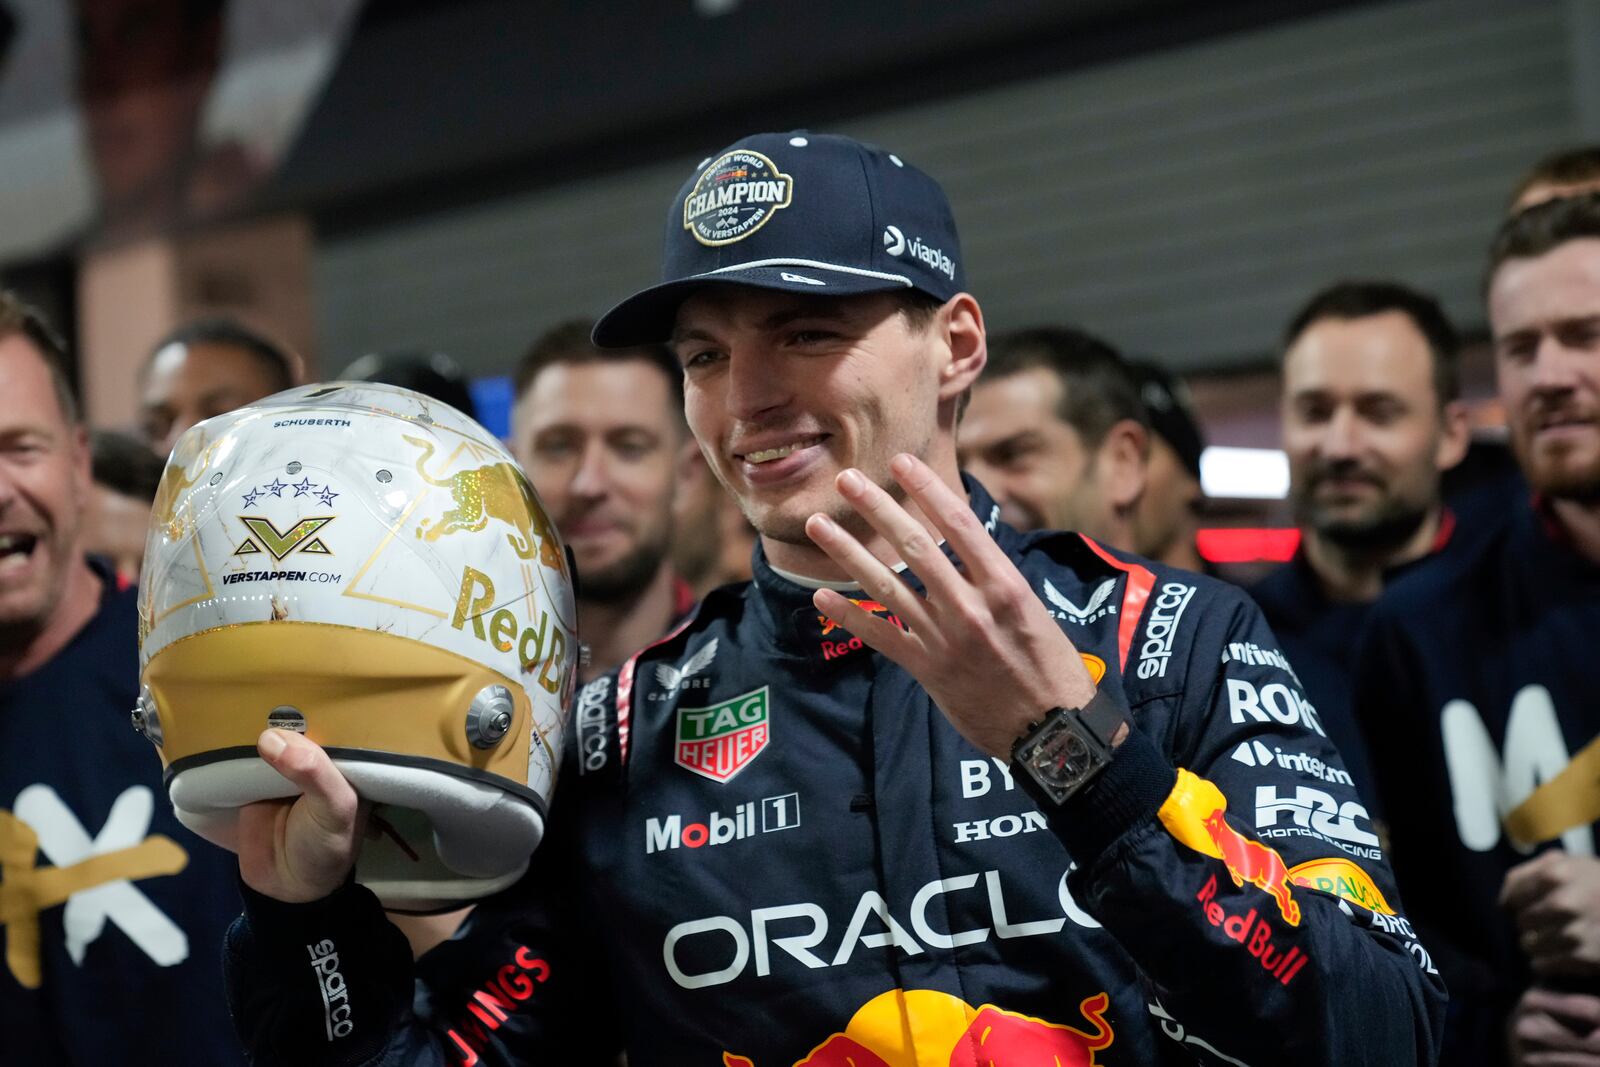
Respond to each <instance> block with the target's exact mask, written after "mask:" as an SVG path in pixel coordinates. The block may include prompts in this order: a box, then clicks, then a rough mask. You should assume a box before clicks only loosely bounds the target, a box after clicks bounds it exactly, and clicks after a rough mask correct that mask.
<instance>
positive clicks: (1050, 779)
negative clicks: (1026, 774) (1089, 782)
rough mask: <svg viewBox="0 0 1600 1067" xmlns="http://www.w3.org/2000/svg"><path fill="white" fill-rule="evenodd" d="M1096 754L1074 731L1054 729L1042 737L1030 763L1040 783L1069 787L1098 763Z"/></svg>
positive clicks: (1062, 787)
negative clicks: (1035, 770) (1034, 768)
mask: <svg viewBox="0 0 1600 1067" xmlns="http://www.w3.org/2000/svg"><path fill="white" fill-rule="evenodd" d="M1096 757H1097V753H1096V752H1095V751H1094V750H1093V749H1091V748H1090V747H1089V746H1088V745H1087V744H1085V743H1084V739H1083V738H1082V737H1079V736H1078V734H1077V733H1076V732H1075V731H1071V730H1057V731H1054V732H1053V734H1052V735H1051V736H1050V737H1047V738H1044V739H1043V741H1042V743H1041V744H1040V746H1039V751H1038V753H1037V755H1036V756H1035V758H1034V763H1033V765H1034V766H1035V767H1036V768H1038V771H1039V777H1040V779H1041V780H1042V782H1043V784H1045V785H1049V786H1053V787H1054V788H1056V789H1069V788H1071V787H1072V786H1075V785H1077V784H1078V783H1079V782H1081V781H1083V779H1084V778H1086V777H1087V776H1088V775H1089V773H1090V772H1091V771H1093V770H1094V769H1095V768H1096V767H1097V766H1098V765H1099V760H1098V759H1097V758H1096Z"/></svg>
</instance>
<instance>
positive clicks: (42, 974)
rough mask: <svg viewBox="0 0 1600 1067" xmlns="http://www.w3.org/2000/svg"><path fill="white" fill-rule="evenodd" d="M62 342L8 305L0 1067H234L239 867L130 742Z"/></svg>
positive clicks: (129, 652) (118, 594)
mask: <svg viewBox="0 0 1600 1067" xmlns="http://www.w3.org/2000/svg"><path fill="white" fill-rule="evenodd" d="M64 361H65V353H64V352H63V350H62V347H61V344H60V342H59V341H58V340H57V339H56V337H55V335H54V333H53V332H52V331H51V330H50V329H49V327H48V326H46V325H45V323H44V322H43V321H42V320H41V319H40V318H39V317H38V315H37V313H36V312H34V311H33V310H32V309H31V308H28V307H27V306H26V305H23V304H21V303H19V302H18V301H16V300H15V299H13V298H12V297H11V296H10V295H9V294H5V293H0V861H3V863H4V870H3V872H0V900H3V901H4V904H3V907H0V927H3V930H4V938H5V946H6V952H5V960H4V964H3V965H0V1034H3V1035H4V1037H3V1039H0V1059H3V1060H4V1061H5V1062H6V1063H8V1064H9V1063H19V1064H21V1063H39V1064H44V1063H50V1064H111V1063H205V1064H240V1063H243V1061H244V1057H243V1055H242V1054H241V1053H240V1052H239V1049H238V1042H237V1040H236V1039H235V1038H234V1036H233V1030H232V1025H231V1023H230V1022H229V1019H228V1014H227V1011H226V1008H225V1007H224V1003H223V993H222V987H221V983H220V982H219V981H218V974H217V960H218V957H219V954H220V952H221V951H222V939H221V937H220V936H219V931H220V929H221V926H222V925H223V924H225V923H226V922H227V921H228V920H229V917H230V916H232V915H233V914H235V913H236V912H237V911H238V908H239V902H238V895H237V892H236V890H235V888H234V884H235V883H234V875H233V863H232V858H231V857H230V856H229V855H228V854H227V853H226V852H223V851H222V850H221V849H217V848H213V847H212V846H210V845H207V844H204V843H197V842H196V839H195V838H194V837H193V835H191V834H190V833H189V832H188V831H187V830H185V829H183V828H182V827H180V826H179V824H178V822H177V820H176V818H175V817H174V815H173V812H172V806H171V805H170V804H168V803H167V801H166V797H165V795H164V789H163V787H162V784H161V762H160V760H158V759H157V758H156V757H155V756H154V754H153V753H152V752H151V751H150V747H149V744H148V742H146V741H145V740H144V739H143V738H142V737H140V736H139V735H138V734H136V733H135V732H134V731H133V730H131V729H129V728H128V712H129V710H130V709H131V708H132V707H133V706H134V701H135V699H136V697H137V696H138V677H139V672H138V657H137V641H138V619H137V612H136V607H135V593H134V591H133V590H132V589H129V588H123V587H121V586H120V585H119V583H118V582H117V580H116V576H115V574H114V573H113V572H112V570H111V568H110V565H109V564H108V563H107V562H106V561H105V560H103V559H91V558H86V557H85V555H84V553H83V543H84V530H85V522H86V517H85V510H86V508H87V506H88V499H89V493H90V474H89V446H88V437H87V434H86V433H85V431H84V428H83V426H82V424H81V423H80V422H79V419H78V409H77V404H76V401H75V400H74V398H73V395H72V391H71V389H70V387H69V386H68V384H67V379H66V375H65V371H64V370H63V366H64Z"/></svg>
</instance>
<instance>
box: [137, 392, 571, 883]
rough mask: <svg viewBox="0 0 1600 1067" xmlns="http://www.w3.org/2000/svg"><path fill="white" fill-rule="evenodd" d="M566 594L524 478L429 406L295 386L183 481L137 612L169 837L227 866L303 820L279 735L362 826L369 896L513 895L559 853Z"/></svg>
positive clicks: (210, 433) (172, 492)
mask: <svg viewBox="0 0 1600 1067" xmlns="http://www.w3.org/2000/svg"><path fill="white" fill-rule="evenodd" d="M575 626H576V618H575V605H574V601H573V590H572V573H571V570H570V564H569V562H568V558H567V555H566V553H565V550H564V548H563V547H562V544H561V542H560V540H559V538H558V536H557V534H556V531H555V528H554V526H553V525H552V524H551V522H550V520H549V517H548V516H547V515H546V514H545V511H544V509H543V507H542V506H541V505H540V503H539V500H538V497H537V496H536V495H535V493H534V491H533V488H532V487H531V486H530V485H529V483H528V480H527V478H526V476H525V475H524V474H523V472H522V470H521V468H520V467H518V466H517V464H516V462H515V461H514V460H512V458H511V457H510V456H509V455H508V454H507V453H506V451H505V450H504V449H503V448H502V447H501V446H500V444H499V443H498V442H497V441H496V440H495V439H494V438H493V437H492V436H491V435H490V434H489V433H488V432H487V431H485V430H484V429H483V428H482V427H481V426H479V425H478V424H477V423H476V422H474V421H472V420H471V419H469V418H467V417H466V416H465V415H463V414H461V413H460V412H459V411H456V410H455V409H454V408H451V407H449V406H447V405H444V404H441V403H440V402H438V401H435V400H431V399H429V398H428V397H426V396H424V395H422V394H421V393H416V392H412V391H411V390H408V389H401V388H397V387H395V386H389V385H379V384H373V383H366V382H332V383H328V384H321V385H308V386H302V387H300V388H297V389H290V390H288V391H286V392H282V393H278V394H276V395H274V396H270V397H267V398H266V399H264V400H261V401H258V402H256V403H254V404H251V405H250V406H248V407H244V408H240V409H239V410H237V411H234V412H231V413H229V414H226V415H220V416H218V417H216V418H213V419H208V420H206V421H205V422H202V423H200V424H198V425H196V426H195V427H193V428H192V429H190V430H189V431H188V432H187V433H185V434H184V435H183V436H182V437H181V438H180V439H179V441H178V443H177V445H176V446H175V447H174V449H173V452H172V456H171V458H170V459H169V460H168V462H167V467H166V471H165V473H164V474H163V476H162V479H161V485H160V488H159V489H158V491H157V493H156V499H155V502H154V505H153V507H152V509H151V525H150V535H149V539H148V541H147V544H146V549H145V567H144V572H143V577H142V587H141V590H140V596H139V665H140V681H141V689H140V694H139V699H138V706H137V707H136V708H135V710H134V712H133V719H134V725H135V727H136V728H138V729H140V730H141V731H142V732H143V733H144V734H145V736H146V737H148V738H149V739H150V740H151V741H152V742H153V743H154V745H155V747H156V750H157V751H158V752H159V753H160V755H161V761H162V763H163V765H164V767H165V780H166V786H167V793H168V796H169V798H170V799H171V801H172V804H173V807H174V808H175V810H176V812H177V816H178V818H179V819H180V820H181V821H182V822H183V823H184V824H185V825H186V826H188V827H189V828H190V829H192V830H194V831H195V832H196V833H198V834H200V836H202V837H204V838H206V839H208V840H210V841H212V842H214V843H216V844H218V845H221V846H223V847H224V848H230V849H231V848H233V847H234V838H235V833H236V829H237V823H238V811H239V808H240V807H241V806H242V805H244V804H248V803H251V802H253V801H259V800H267V799H272V798H277V797H287V796H293V795H295V793H296V792H297V790H296V788H295V787H294V786H293V785H292V784H290V783H289V781H288V780H287V779H285V778H283V777H282V776H281V775H279V774H278V773H277V772H276V771H274V770H273V769H272V768H271V767H270V766H268V764H267V763H266V762H265V761H263V760H261V759H260V758H259V756H258V755H257V753H256V749H255V744H256V738H257V737H258V736H259V734H260V733H261V731H262V730H263V729H265V728H267V727H269V726H271V727H281V728H284V729H290V730H296V731H299V732H301V733H303V734H304V735H305V736H306V737H308V738H310V739H311V740H313V741H316V742H317V743H318V744H320V745H322V746H323V747H324V748H325V749H327V751H328V753H329V755H330V756H331V757H332V759H333V761H334V763H335V765H337V766H338V767H339V769H340V771H341V772H343V774H344V776H345V777H346V778H348V779H349V780H350V782H351V784H352V785H353V786H354V787H355V789H356V792H357V793H358V794H360V796H361V797H362V798H363V799H364V800H366V801H368V802H369V803H370V804H371V816H370V818H369V826H368V834H367V837H366V839H365V840H364V841H363V844H362V848H361V853H360V855H359V857H358V859H357V863H356V875H355V877H356V880H357V881H359V882H361V883H363V884H365V885H366V886H368V887H369V888H371V889H372V890H373V891H374V892H375V893H376V894H377V895H378V897H379V899H380V900H382V901H383V902H384V904H385V906H387V907H391V908H395V909H398V910H411V911H427V910H434V909H438V908H443V907H448V906H453V905H455V904H457V903H460V902H462V901H466V900H470V899H475V898H478V897H482V896H486V895H488V894H490V893H493V892H496V891H498V890H500V889H502V888H504V887H506V886H508V885H510V884H511V883H513V882H515V881H516V880H517V878H518V877H520V876H521V874H522V873H523V871H524V870H525V869H526V868H527V864H528V859H529V856H530V854H531V853H532V852H533V849H534V848H535V846H537V845H538V843H539V840H540V838H541V837H542V835H543V832H544V818H545V811H546V806H547V804H548V802H549V799H550V794H551V792H552V790H553V788H554V785H555V777H556V772H557V769H558V767H559V764H560V753H561V747H562V740H563V737H564V734H565V730H566V708H567V706H568V703H569V698H570V696H571V693H572V688H573V685H574V682H575V679H576V667H577V651H578V642H577V637H576V629H575Z"/></svg>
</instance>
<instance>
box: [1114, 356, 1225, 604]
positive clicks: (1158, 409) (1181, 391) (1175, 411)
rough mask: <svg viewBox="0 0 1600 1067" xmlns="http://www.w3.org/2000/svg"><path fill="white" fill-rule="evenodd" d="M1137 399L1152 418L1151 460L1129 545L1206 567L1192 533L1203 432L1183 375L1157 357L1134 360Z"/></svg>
mask: <svg viewBox="0 0 1600 1067" xmlns="http://www.w3.org/2000/svg"><path fill="white" fill-rule="evenodd" d="M1133 373H1134V374H1135V376H1137V378H1138V380H1139V399H1140V400H1141V401H1142V402H1143V403H1144V409H1145V412H1146V414H1147V415H1148V416H1149V418H1150V461H1149V463H1147V464H1146V465H1145V486H1144V492H1143V493H1142V494H1140V496H1139V505H1138V507H1137V508H1136V509H1135V510H1134V513H1133V550H1134V551H1135V552H1137V553H1139V555H1141V556H1145V557H1148V558H1149V559H1153V560H1157V561H1159V562H1161V563H1165V564H1167V565H1168V566H1169V567H1181V568H1183V569H1184V570H1188V571H1198V572H1201V573H1210V572H1209V571H1208V570H1207V564H1206V561H1205V560H1204V559H1202V558H1201V557H1200V546H1199V545H1198V544H1197V543H1196V540H1195V536H1196V534H1197V532H1198V528H1199V525H1200V521H1199V512H1200V507H1201V505H1202V504H1203V503H1204V501H1205V492H1204V490H1202V489H1201V487H1200V455H1201V453H1202V452H1204V451H1205V438H1204V436H1203V435H1202V434H1201V433H1200V423H1199V420H1198V419H1196V418H1195V414H1194V405H1193V403H1192V402H1191V401H1190V399H1189V389H1188V387H1187V386H1185V385H1184V383H1183V379H1181V378H1179V377H1178V376H1177V375H1175V374H1173V373H1171V372H1170V371H1168V370H1167V369H1166V368H1164V367H1161V366H1158V365H1157V364H1155V363H1135V364H1133Z"/></svg>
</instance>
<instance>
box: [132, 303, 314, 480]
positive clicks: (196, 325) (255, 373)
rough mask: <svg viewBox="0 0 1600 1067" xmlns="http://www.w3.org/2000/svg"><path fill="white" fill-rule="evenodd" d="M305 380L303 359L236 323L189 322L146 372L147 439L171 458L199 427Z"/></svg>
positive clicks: (158, 348) (166, 341)
mask: <svg viewBox="0 0 1600 1067" xmlns="http://www.w3.org/2000/svg"><path fill="white" fill-rule="evenodd" d="M299 376H300V360H299V357H297V356H295V355H294V354H293V353H291V352H290V351H289V350H288V349H286V348H284V347H283V346H281V345H279V344H278V343H277V342H275V341H273V340H272V339H271V338H269V337H267V336H266V335H265V334H263V333H260V332H258V331H256V330H253V329H251V328H250V327H248V326H246V325H244V324H243V323H241V322H239V321H237V320H235V319H230V318H225V317H220V316H214V317H207V318H202V319H195V320H194V321H192V322H187V323H184V324H183V325H182V326H179V327H178V328H177V329H175V330H173V331H172V332H171V333H169V334H167V335H166V336H165V337H163V338H162V339H161V340H159V341H157V342H156V343H155V346H154V347H153V348H151V350H150V356H149V358H148V359H146V360H145V364H144V368H143V369H142V370H141V371H140V375H139V397H140V413H139V419H140V425H141V428H142V429H143V431H144V435H145V439H146V440H147V441H148V442H149V444H150V447H151V448H153V449H154V450H155V451H156V452H158V453H159V454H160V455H162V456H166V455H167V454H168V453H170V452H171V451H172V446H173V445H174V444H176V443H177V441H178V438H179V437H181V436H183V431H185V430H187V429H188V428H189V427H191V426H193V425H194V424H195V423H197V422H201V421H203V420H205V419H209V418H211V416H213V415H222V414H225V413H227V412H229V411H233V410H234V409H235V408H241V407H244V405H246V404H249V403H252V402H254V401H257V400H260V399H261V398H262V397H264V396H271V395H272V394H273V393H279V392H282V391H283V390H285V389H288V388H289V387H290V386H292V385H294V384H295V383H296V381H297V380H298V379H299Z"/></svg>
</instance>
